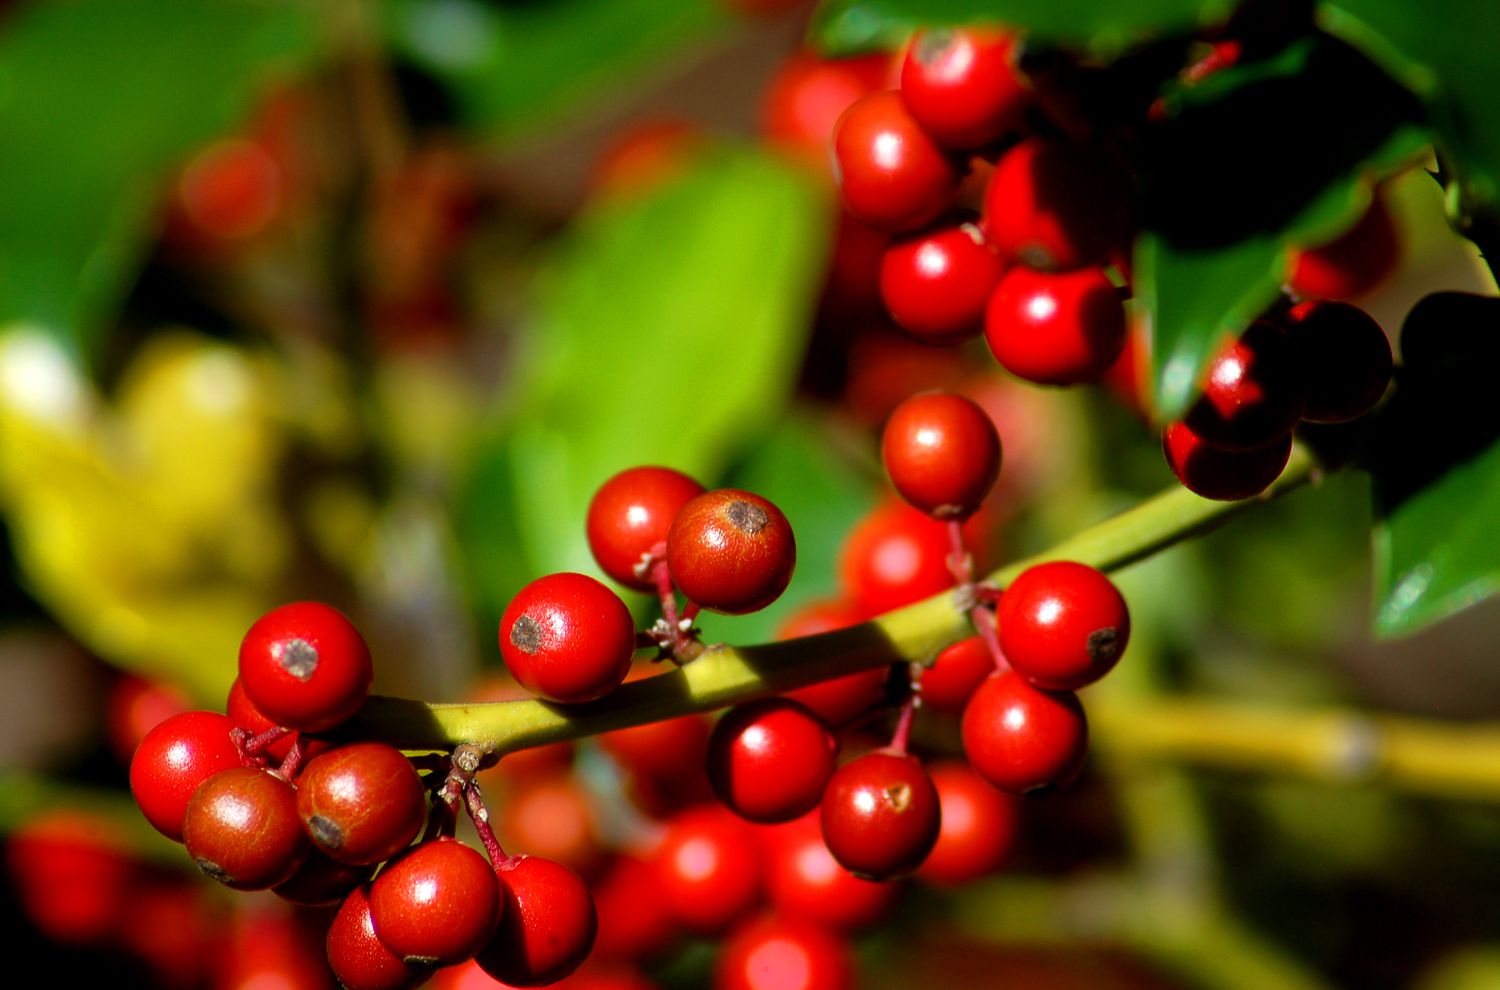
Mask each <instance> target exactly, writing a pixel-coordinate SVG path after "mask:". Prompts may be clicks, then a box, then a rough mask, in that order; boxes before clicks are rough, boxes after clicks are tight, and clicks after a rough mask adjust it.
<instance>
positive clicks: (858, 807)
mask: <svg viewBox="0 0 1500 990" xmlns="http://www.w3.org/2000/svg"><path fill="white" fill-rule="evenodd" d="M939 814H940V812H939V808H938V796H937V790H936V789H935V788H934V787H933V786H932V778H931V777H929V776H928V775H927V771H926V770H925V769H924V768H923V767H922V762H921V761H920V760H918V759H917V758H916V757H914V756H904V755H898V754H896V753H890V752H885V751H879V750H877V751H876V752H873V753H866V754H865V755H864V756H860V757H857V758H855V759H853V760H850V761H849V762H848V763H845V764H844V765H843V766H842V767H840V768H839V770H838V772H837V773H835V774H834V775H833V779H832V780H830V781H829V782H828V789H827V790H826V791H825V792H824V794H823V803H822V804H821V805H820V806H819V809H818V815H819V822H820V824H821V825H822V828H823V841H824V842H825V843H827V845H828V851H829V852H830V853H832V854H833V858H834V859H836V860H838V861H839V863H840V865H842V866H843V867H844V868H845V869H846V870H848V871H849V872H850V873H853V874H854V875H855V876H858V877H863V878H865V879H867V880H891V879H895V878H896V877H902V876H905V875H907V874H909V873H911V872H912V871H914V870H915V869H916V868H917V867H918V866H920V865H921V864H922V860H924V859H926V858H927V854H928V853H929V852H931V851H932V845H933V843H934V842H936V841H937V836H938V825H939V821H938V817H939Z"/></svg>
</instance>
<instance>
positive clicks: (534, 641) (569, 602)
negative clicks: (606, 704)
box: [500, 571, 635, 704]
mask: <svg viewBox="0 0 1500 990" xmlns="http://www.w3.org/2000/svg"><path fill="white" fill-rule="evenodd" d="M634 653H635V619H634V618H633V617H632V616H631V614H630V609H628V608H626V607H625V603H624V602H622V601H621V600H620V596H619V595H617V594H615V593H614V592H613V591H611V590H610V589H609V588H608V587H607V586H606V585H604V584H603V583H602V582H600V581H596V580H595V579H594V578H591V577H589V576H588V575H587V574H574V573H572V572H567V571H564V572H562V573H558V574H548V575H547V576H545V577H540V578H537V579H536V580H535V581H533V582H531V583H530V584H528V585H527V586H526V587H524V588H522V589H521V590H520V592H519V593H517V595H516V597H515V598H513V599H511V602H510V605H509V606H507V607H506V609H505V614H504V615H503V616H502V617H501V619H500V656H501V657H502V658H503V659H504V660H505V666H506V667H507V668H509V670H510V672H511V674H512V675H514V676H515V679H516V680H517V681H519V682H520V683H521V686H522V687H524V688H526V690H528V691H531V692H533V693H535V694H538V695H540V696H541V697H543V698H546V699H547V700H548V701H558V702H562V703H564V704H576V703H579V702H584V701H593V700H594V699H595V698H599V697H602V696H603V695H606V694H608V693H609V692H611V691H613V690H614V689H615V688H617V687H619V686H620V683H621V682H622V681H623V680H625V675H626V674H627V673H629V671H630V658H631V655H632V654H634Z"/></svg>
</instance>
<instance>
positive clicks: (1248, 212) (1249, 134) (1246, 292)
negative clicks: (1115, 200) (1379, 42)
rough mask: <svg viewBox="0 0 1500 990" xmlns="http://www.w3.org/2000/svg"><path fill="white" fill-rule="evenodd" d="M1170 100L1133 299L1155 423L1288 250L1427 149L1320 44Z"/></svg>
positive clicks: (1156, 151) (1335, 50)
mask: <svg viewBox="0 0 1500 990" xmlns="http://www.w3.org/2000/svg"><path fill="white" fill-rule="evenodd" d="M1221 75H1222V77H1221V78H1220V77H1216V78H1214V79H1213V80H1211V82H1212V85H1205V86H1203V87H1200V89H1201V92H1200V91H1195V90H1189V91H1184V92H1183V93H1181V94H1179V95H1180V97H1181V99H1180V103H1179V104H1178V105H1177V106H1176V107H1175V111H1176V113H1175V116H1174V117H1172V119H1171V120H1169V121H1168V122H1167V123H1166V124H1165V125H1164V126H1163V127H1162V128H1160V130H1159V132H1158V133H1157V134H1156V135H1155V137H1154V139H1153V142H1152V144H1151V146H1150V147H1149V148H1148V150H1147V158H1146V163H1145V167H1144V170H1143V171H1144V190H1143V197H1142V212H1143V220H1144V227H1145V229H1144V231H1143V233H1142V234H1141V236H1140V237H1139V238H1138V240H1137V248H1136V251H1137V253H1136V272H1135V275H1136V293H1137V298H1138V301H1139V306H1140V310H1141V312H1142V313H1143V314H1144V315H1145V317H1146V320H1147V323H1148V325H1149V327H1150V328H1151V334H1152V361H1153V368H1154V370H1153V380H1154V381H1155V383H1156V407H1157V408H1156V412H1157V415H1158V417H1159V418H1161V419H1163V420H1165V419H1172V418H1175V417H1177V416H1180V415H1181V414H1182V412H1183V411H1184V410H1185V409H1186V407H1187V405H1188V403H1189V402H1190V401H1191V400H1192V399H1193V397H1194V396H1195V395H1196V394H1197V383H1198V380H1199V377H1200V374H1201V372H1202V369H1203V366H1204V364H1205V363H1206V361H1207V359H1208V357H1209V356H1210V355H1211V354H1212V353H1213V351H1214V349H1215V348H1216V347H1217V346H1218V344H1219V342H1220V341H1221V340H1223V339H1225V338H1226V337H1228V336H1230V335H1231V334H1234V333H1239V332H1241V331H1243V330H1244V328H1245V327H1246V326H1247V325H1248V324H1249V323H1250V321H1251V320H1253V319H1254V318H1255V317H1256V316H1257V315H1259V313H1260V312H1261V311H1262V310H1264V309H1265V308H1266V307H1267V306H1268V305H1269V304H1270V303H1271V302H1272V301H1273V300H1274V299H1275V298H1276V294H1277V292H1278V291H1279V289H1280V286H1281V283H1282V281H1283V279H1284V268H1285V258H1286V250H1287V247H1288V245H1289V244H1292V243H1320V242H1323V241H1326V240H1328V239H1330V238H1331V237H1332V236H1334V235H1335V234H1337V233H1338V232H1339V231H1340V230H1341V229H1343V228H1344V227H1347V226H1348V225H1349V224H1351V223H1352V222H1353V221H1354V220H1355V219H1357V218H1358V217H1359V216H1360V214H1361V213H1362V212H1363V210H1364V208H1365V207H1366V205H1367V204H1368V203H1369V199H1370V195H1371V190H1372V188H1373V184H1374V182H1375V181H1376V180H1377V179H1379V178H1381V177H1384V176H1386V175H1388V174H1391V173H1393V172H1394V171H1397V170H1399V169H1401V168H1404V167H1407V166H1409V165H1410V164H1411V163H1413V162H1414V161H1415V160H1416V158H1417V156H1418V155H1420V154H1421V153H1423V152H1424V151H1425V149H1426V147H1427V144H1426V142H1427V137H1426V133H1425V131H1424V130H1423V129H1422V128H1421V127H1420V126H1418V124H1417V120H1418V119H1419V116H1420V109H1419V108H1418V106H1417V105H1416V103H1415V101H1414V100H1413V99H1412V98H1411V96H1410V95H1409V94H1408V93H1407V91H1405V90H1404V89H1402V88H1401V87H1399V86H1397V85H1396V84H1395V83H1394V82H1393V81H1391V80H1390V79H1389V78H1388V77H1386V76H1385V75H1384V74H1383V73H1381V72H1380V70H1379V69H1377V68H1376V67H1375V66H1374V64H1372V63H1371V62H1370V61H1368V60H1367V59H1365V58H1364V57H1363V56H1361V55H1360V54H1358V53H1357V52H1355V51H1354V50H1353V49H1350V48H1348V47H1346V46H1344V45H1342V44H1340V43H1337V42H1334V41H1331V40H1328V39H1309V40H1308V41H1307V42H1304V43H1302V44H1299V45H1297V46H1294V47H1293V48H1292V49H1290V50H1289V51H1288V52H1287V53H1286V55H1285V56H1284V57H1283V58H1281V59H1278V60H1277V61H1276V63H1274V64H1273V65H1272V66H1270V67H1269V70H1268V66H1266V65H1264V64H1262V65H1252V66H1249V67H1247V68H1245V69H1242V70H1228V71H1225V72H1224V73H1222V74H1221Z"/></svg>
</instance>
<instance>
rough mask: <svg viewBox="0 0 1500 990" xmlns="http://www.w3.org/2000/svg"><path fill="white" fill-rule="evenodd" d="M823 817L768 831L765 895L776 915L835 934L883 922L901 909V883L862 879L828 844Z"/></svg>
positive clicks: (813, 814)
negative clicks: (822, 822) (797, 919)
mask: <svg viewBox="0 0 1500 990" xmlns="http://www.w3.org/2000/svg"><path fill="white" fill-rule="evenodd" d="M818 818H819V816H818V813H817V812H816V811H813V812H809V813H807V814H806V815H803V816H802V817H801V818H798V819H796V820H794V821H790V822H787V823H785V824H783V825H777V826H775V827H773V828H769V829H766V830H765V833H764V835H763V837H762V840H763V846H764V849H765V857H766V892H767V893H768V894H769V896H770V900H771V905H772V907H774V908H775V910H776V912H777V914H779V915H782V916H784V917H795V918H805V919H806V920H808V921H812V922H815V923H817V924H819V925H823V926H825V927H827V928H831V929H834V930H836V931H853V930H855V929H860V928H866V927H869V926H871V925H874V924H876V923H878V922H879V921H880V920H881V919H882V918H884V917H885V916H886V915H888V914H889V913H890V911H891V909H892V908H894V907H895V905H896V900H897V896H898V895H899V894H900V891H901V888H900V885H899V884H894V883H877V882H875V881H873V880H863V879H861V878H859V877H857V876H855V875H854V874H853V873H850V872H849V871H848V870H846V869H844V868H843V867H842V866H840V865H839V862H838V860H836V859H834V858H833V854H832V853H830V852H829V851H828V847H827V846H826V845H824V844H823V829H822V826H821V825H819V823H818Z"/></svg>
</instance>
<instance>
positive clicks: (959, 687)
mask: <svg viewBox="0 0 1500 990" xmlns="http://www.w3.org/2000/svg"><path fill="white" fill-rule="evenodd" d="M994 672H995V658H994V657H993V656H991V655H990V650H989V647H987V646H986V645H985V643H984V640H983V639H981V638H980V637H978V636H970V637H969V638H968V639H961V640H959V641H958V642H957V643H953V644H952V645H950V646H948V647H945V648H944V649H943V651H942V652H941V653H939V654H938V655H937V658H936V659H934V660H933V661H932V666H930V667H928V668H927V669H926V670H923V671H922V679H921V687H922V706H923V707H924V708H931V709H932V710H933V711H938V712H947V713H949V714H957V713H959V712H961V711H963V710H964V706H965V705H967V704H968V703H969V698H970V697H971V696H972V695H973V694H974V691H975V689H976V688H978V687H979V685H981V684H983V683H984V681H985V679H986V678H987V677H989V676H990V675H991V674H993V673H994Z"/></svg>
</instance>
